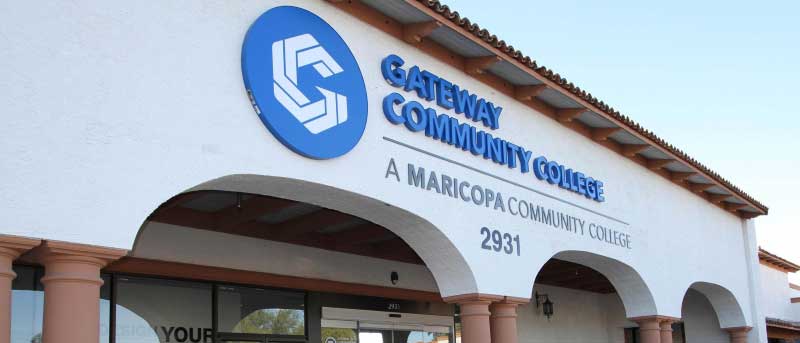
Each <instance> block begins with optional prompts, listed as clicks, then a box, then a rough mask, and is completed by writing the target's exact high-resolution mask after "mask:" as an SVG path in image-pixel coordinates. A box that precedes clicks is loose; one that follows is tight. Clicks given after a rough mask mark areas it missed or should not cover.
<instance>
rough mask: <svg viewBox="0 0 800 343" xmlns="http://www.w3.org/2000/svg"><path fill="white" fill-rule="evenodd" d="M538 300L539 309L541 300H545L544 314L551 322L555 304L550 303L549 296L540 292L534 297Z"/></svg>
mask: <svg viewBox="0 0 800 343" xmlns="http://www.w3.org/2000/svg"><path fill="white" fill-rule="evenodd" d="M533 296H534V297H535V298H536V308H539V304H540V301H541V300H540V299H544V302H542V303H541V305H542V313H543V314H544V315H545V317H547V320H548V321H549V320H550V317H552V316H553V313H554V311H553V302H552V301H550V296H549V295H547V294H539V292H536V293H534V295H533Z"/></svg>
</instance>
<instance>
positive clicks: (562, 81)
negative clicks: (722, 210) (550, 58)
mask: <svg viewBox="0 0 800 343" xmlns="http://www.w3.org/2000/svg"><path fill="white" fill-rule="evenodd" d="M416 1H418V2H419V3H422V4H423V5H425V6H427V7H428V8H430V9H432V10H433V11H434V12H436V13H438V14H439V15H441V16H442V17H444V18H446V19H448V20H450V21H451V22H453V23H455V24H456V25H458V26H460V27H462V28H464V29H465V30H467V31H468V32H470V33H471V34H473V35H474V36H475V37H478V38H480V39H481V40H483V41H484V42H486V43H488V44H489V45H491V46H493V47H495V48H497V49H498V50H500V51H501V52H503V53H505V54H506V55H508V56H510V57H512V58H513V59H515V60H517V61H519V62H520V63H522V64H523V65H525V66H527V67H528V68H530V69H531V70H532V71H534V72H536V73H538V74H540V75H542V76H544V77H546V78H548V79H550V80H552V81H554V82H556V83H557V84H558V85H559V86H561V87H562V88H563V89H564V90H566V91H568V92H572V93H576V94H577V93H580V97H581V98H583V99H584V100H586V101H588V102H589V103H591V104H592V105H594V106H596V107H598V108H599V109H600V110H602V111H603V112H605V114H607V115H609V116H611V117H612V118H614V119H616V120H619V121H621V122H623V123H625V124H626V125H627V126H628V127H629V128H631V129H633V130H634V131H636V132H638V133H639V134H641V135H644V136H645V137H647V138H649V139H651V140H653V141H654V142H655V143H656V144H657V145H659V146H661V147H662V148H664V149H666V150H668V151H670V152H671V153H673V154H675V155H677V156H679V157H681V158H682V159H684V160H686V161H688V162H689V163H690V164H691V165H692V166H694V167H695V168H697V169H699V170H700V171H702V172H703V173H705V174H708V175H710V176H711V177H712V178H713V179H714V180H716V181H717V182H719V183H721V184H723V185H724V186H725V187H727V188H730V189H732V190H733V191H734V192H735V193H736V194H737V195H739V196H741V197H742V198H744V199H747V201H749V202H751V203H753V204H754V205H756V206H757V207H758V208H759V209H760V210H762V211H764V212H765V213H766V212H768V211H769V208H768V207H767V206H765V205H764V204H762V203H761V202H759V201H758V200H755V199H754V198H753V197H751V196H750V195H749V194H747V193H745V192H744V191H742V190H741V189H740V188H739V187H736V186H735V185H733V184H731V183H730V182H729V181H728V180H726V179H724V178H722V177H720V176H719V174H717V173H716V172H714V171H712V170H711V169H709V168H708V167H706V166H705V165H704V164H702V163H700V162H698V161H697V160H695V159H694V158H692V157H690V156H689V155H687V154H686V153H685V152H683V151H682V150H680V149H678V148H676V147H675V146H674V145H672V144H669V143H667V142H666V141H665V140H663V139H662V138H660V137H658V136H657V135H656V134H654V133H652V132H651V131H649V130H645V129H644V128H642V127H641V126H640V125H639V124H638V123H636V122H634V121H633V120H631V119H630V118H628V117H627V116H625V115H623V114H621V113H620V112H618V111H616V110H614V108H612V107H610V106H608V105H606V104H605V103H604V102H603V101H598V99H597V98H595V97H594V96H593V95H592V94H591V93H589V92H586V91H583V90H581V89H580V88H578V87H577V86H575V85H574V84H573V83H572V82H568V81H567V79H566V78H564V77H562V76H561V75H560V74H558V73H555V72H554V71H552V70H551V69H549V68H547V67H544V66H539V65H538V63H537V62H536V61H535V60H534V59H533V58H531V57H529V56H527V55H525V54H524V53H522V51H519V50H517V49H515V48H514V47H513V46H511V45H508V44H507V43H506V42H505V41H504V40H500V39H499V38H498V37H497V36H495V35H493V34H491V33H490V32H489V31H488V30H486V29H483V28H481V27H480V26H479V25H478V24H476V23H473V22H472V21H470V20H469V19H468V18H462V17H461V15H460V14H459V13H458V12H457V11H453V10H451V9H450V7H448V6H447V5H444V4H442V3H440V2H439V1H438V0H416Z"/></svg>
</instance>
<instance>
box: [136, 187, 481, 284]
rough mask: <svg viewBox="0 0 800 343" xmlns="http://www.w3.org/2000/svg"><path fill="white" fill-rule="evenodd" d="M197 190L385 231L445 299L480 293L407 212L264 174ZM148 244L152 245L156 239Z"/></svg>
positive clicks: (439, 240) (461, 264) (427, 227)
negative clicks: (334, 214)
mask: <svg viewBox="0 0 800 343" xmlns="http://www.w3.org/2000/svg"><path fill="white" fill-rule="evenodd" d="M197 191H224V192H240V193H247V194H255V195H263V196H270V197H276V198H282V199H287V200H292V201H297V202H303V203H308V204H312V205H315V206H319V207H323V208H327V209H332V210H335V211H339V212H342V213H346V214H349V215H352V216H355V217H358V218H362V219H364V220H367V221H370V222H372V223H375V224H377V225H380V226H382V227H384V228H385V229H387V230H389V231H391V232H392V233H394V234H396V235H397V236H399V237H400V238H401V239H402V240H403V241H404V242H406V243H407V244H408V245H409V246H410V247H411V249H413V250H414V252H415V253H416V254H417V255H418V256H419V257H420V258H421V259H422V261H423V262H424V264H425V266H426V267H427V268H428V269H429V270H430V272H431V274H432V275H433V278H434V279H435V282H436V286H437V287H438V291H439V293H440V294H441V295H442V297H447V296H452V295H458V294H468V293H477V285H476V281H475V278H474V276H473V274H472V271H471V269H470V268H469V266H468V265H467V263H466V261H465V260H464V258H463V256H462V255H461V253H460V252H459V251H458V249H457V248H456V247H455V245H454V244H453V243H452V242H451V241H450V239H449V238H448V237H446V236H445V235H444V234H443V233H442V232H441V231H440V230H439V229H438V228H436V227H435V226H434V225H433V224H431V223H430V222H428V221H427V220H425V219H423V218H421V217H419V216H417V215H415V214H413V213H410V212H408V211H406V210H404V209H401V208H398V207H395V206H391V205H389V204H387V203H384V202H382V201H379V200H376V199H372V198H369V197H365V196H362V195H359V194H355V193H353V192H349V191H345V190H341V189H337V188H333V187H330V186H326V185H321V184H316V183H312V182H308V181H303V180H297V179H291V178H282V177H273V176H263V175H244V174H239V175H228V176H224V177H220V178H217V179H214V180H210V181H208V182H205V183H202V184H200V185H197V186H195V187H192V188H191V189H188V190H187V191H186V192H183V193H182V194H186V193H190V192H197ZM176 196H177V195H176ZM165 203H166V202H165ZM145 223H147V222H145ZM146 230H149V231H152V230H154V229H153V228H149V229H148V225H146V224H145V225H142V227H141V228H140V230H139V233H138V234H137V238H136V241H135V242H134V246H133V249H132V255H133V256H137V257H147V256H142V255H143V253H142V252H143V251H146V250H148V249H146V248H147V247H145V246H144V245H145V244H148V243H146V242H145V241H148V240H145V239H143V232H145V231H146ZM156 234H157V233H156ZM148 235H149V236H150V237H152V236H153V232H149V233H148ZM169 239H172V240H178V239H179V238H175V237H172V238H169ZM149 241H150V242H152V241H153V239H149Z"/></svg>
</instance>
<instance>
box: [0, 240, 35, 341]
mask: <svg viewBox="0 0 800 343" xmlns="http://www.w3.org/2000/svg"><path fill="white" fill-rule="evenodd" d="M39 243H41V241H40V240H38V239H31V238H23V237H17V236H8V235H0V343H8V342H10V341H11V282H12V281H13V280H14V278H16V277H17V274H16V273H14V269H13V263H14V260H15V259H17V257H19V255H21V254H23V253H25V252H27V251H28V250H31V249H33V247H35V246H37V245H39Z"/></svg>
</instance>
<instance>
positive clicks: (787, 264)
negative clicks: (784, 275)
mask: <svg viewBox="0 0 800 343" xmlns="http://www.w3.org/2000/svg"><path fill="white" fill-rule="evenodd" d="M758 259H759V260H761V261H764V262H766V263H769V264H771V265H774V266H777V267H780V268H783V269H786V270H789V271H791V272H792V273H795V272H797V271H798V270H800V265H797V264H795V263H793V262H791V261H789V260H787V259H785V258H783V257H780V256H778V255H775V254H773V253H771V252H769V251H766V250H764V249H762V248H761V247H759V248H758Z"/></svg>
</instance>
